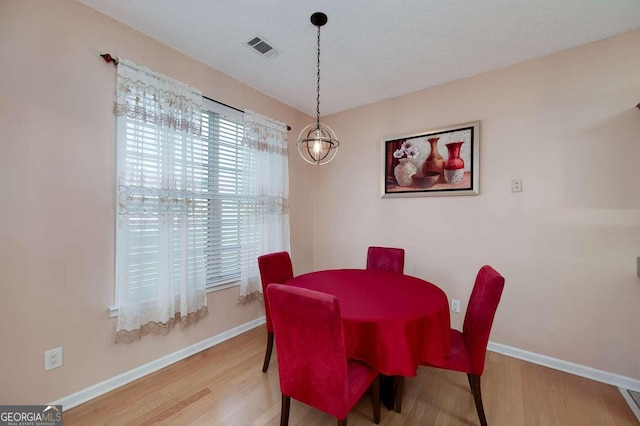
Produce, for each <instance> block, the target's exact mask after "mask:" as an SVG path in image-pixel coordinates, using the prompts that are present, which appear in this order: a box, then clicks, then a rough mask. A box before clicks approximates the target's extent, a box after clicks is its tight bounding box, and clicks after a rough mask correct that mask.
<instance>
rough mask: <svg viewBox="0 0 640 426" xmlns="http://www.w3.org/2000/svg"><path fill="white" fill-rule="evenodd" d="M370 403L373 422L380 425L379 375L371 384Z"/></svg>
mask: <svg viewBox="0 0 640 426" xmlns="http://www.w3.org/2000/svg"><path fill="white" fill-rule="evenodd" d="M371 403H372V404H373V422H374V423H375V424H377V425H378V424H380V375H377V376H376V379H375V380H374V381H373V383H372V384H371Z"/></svg>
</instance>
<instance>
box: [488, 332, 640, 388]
mask: <svg viewBox="0 0 640 426" xmlns="http://www.w3.org/2000/svg"><path fill="white" fill-rule="evenodd" d="M487 349H488V350H490V351H492V352H498V353H501V354H503V355H507V356H510V357H512V358H517V359H521V360H523V361H528V362H532V363H534V364H538V365H543V366H545V367H549V368H553V369H555V370H560V371H564V372H566V373H571V374H574V375H576V376H580V377H586V378H587V379H591V380H595V381H597V382H602V383H607V384H609V385H613V386H617V387H619V388H623V389H630V390H633V391H636V392H640V380H638V379H633V378H631V377H626V376H621V375H619V374H614V373H608V372H606V371H602V370H596V369H595V368H591V367H587V366H584V365H580V364H574V363H573V362H569V361H564V360H561V359H557V358H552V357H550V356H546V355H540V354H537V353H534V352H529V351H525V350H523V349H518V348H514V347H511V346H507V345H503V344H501V343H494V342H489V345H488V346H487Z"/></svg>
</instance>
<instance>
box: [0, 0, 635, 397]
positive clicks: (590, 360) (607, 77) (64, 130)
mask: <svg viewBox="0 0 640 426" xmlns="http://www.w3.org/2000/svg"><path fill="white" fill-rule="evenodd" d="M106 51H108V52H110V53H112V54H114V55H119V56H122V57H126V58H128V59H131V60H133V61H135V62H138V63H141V64H144V65H146V66H148V67H150V68H152V69H155V70H157V71H160V72H162V73H165V74H167V75H170V76H171V77H173V78H176V79H179V80H182V81H185V82H187V83H189V84H191V85H193V86H196V87H199V88H200V89H202V90H203V92H204V93H205V94H206V95H208V96H210V97H213V98H215V99H219V100H221V101H223V102H226V103H229V104H231V105H235V106H238V107H242V108H250V109H252V110H255V111H258V112H261V113H264V114H267V115H269V116H271V117H273V118H276V119H279V120H282V121H286V122H287V123H288V124H290V125H291V126H292V127H293V130H292V131H291V132H290V136H289V143H290V148H291V149H292V155H291V162H290V176H291V179H290V181H291V227H292V230H291V235H292V256H293V262H294V269H295V272H296V274H298V273H301V272H306V271H308V270H311V269H319V268H333V267H336V268H337V267H362V266H364V262H365V256H366V254H365V253H366V247H367V246H368V245H372V244H380V245H392V246H400V247H404V248H406V250H407V263H406V271H407V273H409V274H412V275H416V276H419V277H422V278H425V279H428V280H431V281H433V282H434V283H436V284H438V285H440V286H441V287H442V288H443V289H444V290H445V291H446V292H447V294H448V295H449V296H450V297H452V298H458V299H462V300H463V310H464V308H465V307H466V305H465V303H464V302H466V299H467V298H468V295H469V293H470V290H471V286H472V282H473V278H474V275H475V273H476V271H477V269H478V268H479V267H480V266H481V265H482V264H485V263H489V264H492V265H493V266H495V267H496V268H497V269H498V270H500V271H501V272H502V273H503V274H504V275H505V277H506V278H507V287H506V289H505V293H504V296H503V301H502V303H501V306H500V308H499V310H498V314H497V317H496V323H495V325H494V329H493V334H492V340H493V341H496V342H499V343H504V344H507V345H511V346H515V347H518V348H521V349H526V350H530V351H534V352H537V353H541V354H545V355H549V356H552V357H557V358H560V359H564V360H568V361H572V362H575V363H579V364H583V365H587V366H591V367H594V368H598V369H601V370H605V371H608V372H613V373H618V374H622V375H625V376H629V377H633V378H640V363H639V362H638V361H639V360H638V353H640V333H638V329H637V324H638V318H637V315H636V312H637V311H638V309H637V307H638V303H639V302H640V278H638V277H637V276H636V275H635V259H636V256H638V255H640V197H639V196H638V194H640V180H639V179H638V176H637V171H638V167H637V161H638V159H639V158H640V144H639V143H638V142H639V136H638V135H639V134H640V111H639V110H637V109H635V108H634V107H633V106H634V105H635V104H636V103H638V102H640V32H639V31H635V32H631V33H628V34H625V35H622V36H619V37H615V38H611V39H608V40H605V41H602V42H599V43H594V44H590V45H587V46H583V47H579V48H576V49H572V50H569V51H565V52H561V53H558V54H554V55H550V56H547V57H544V58H540V59H537V60H534V61H530V62H527V63H524V64H519V65H515V66H511V67H508V68H504V69H502V70H498V71H494V72H490V73H485V74H482V75H478V76H475V77H473V78H469V79H465V80H461V81H457V82H454V83H451V84H446V85H442V86H439V87H435V88H432V89H428V90H425V91H420V92H416V93H412V94H409V95H405V96H402V97H398V98H394V99H389V100H387V101H384V102H380V103H377V104H372V105H369V106H365V107H362V108H358V109H354V110H350V111H347V112H343V113H341V114H337V115H334V116H331V117H327V118H326V120H323V121H326V123H327V124H329V125H331V126H332V127H334V130H336V131H337V132H338V135H339V138H340V140H341V141H342V143H343V145H342V146H341V148H340V152H339V155H338V157H337V158H336V160H334V162H333V163H331V164H330V165H328V166H325V167H322V168H318V169H316V168H312V167H309V166H307V165H306V164H305V163H303V162H302V161H301V160H299V159H298V158H297V157H296V154H295V147H294V142H295V137H296V135H297V133H298V131H299V130H300V128H301V127H303V126H304V125H306V124H308V122H309V117H307V116H305V115H303V114H301V113H299V112H297V111H295V110H293V109H292V108H290V107H287V106H285V105H283V104H281V103H279V102H277V101H275V100H273V99H272V98H269V97H267V96H265V95H263V94H261V93H259V92H257V91H255V90H253V89H251V88H249V87H248V86H246V85H243V84H241V83H239V82H237V81H236V80H233V79H231V78H229V77H227V76H225V75H223V74H221V73H219V72H217V71H215V70H213V69H211V68H208V67H206V66H204V65H202V64H200V63H197V62H195V61H193V60H192V59H190V58H188V57H186V56H184V55H182V54H180V53H178V52H176V51H174V50H172V49H170V48H168V47H167V46H165V45H162V44H160V43H158V42H156V41H154V40H151V39H150V38H148V37H146V36H144V35H142V34H140V33H137V32H135V31H133V30H131V29H129V28H127V27H125V26H123V25H121V24H119V23H117V22H115V21H113V20H111V19H110V18H107V17H105V16H103V15H101V14H99V13H97V12H95V11H93V10H91V9H89V8H87V7H85V6H83V5H81V4H79V3H76V2H74V1H71V0H67V1H58V0H55V1H54V0H49V1H46V2H44V1H27V0H23V1H17V0H15V1H13V0H0V57H1V58H2V61H3V65H2V69H1V71H0V77H1V78H0V130H1V131H0V271H1V272H0V288H1V289H2V297H1V298H0V342H1V343H0V403H19V404H26V403H32V404H38V403H45V402H49V401H51V400H54V399H58V398H61V397H64V396H67V395H69V394H71V393H73V392H76V391H78V390H81V389H84V388H86V387H88V386H90V385H93V384H96V383H98V382H100V381H102V380H105V379H108V378H111V377H113V376H115V375H117V374H119V373H122V372H125V371H127V370H130V369H132V368H134V367H137V366H139V365H142V364H145V363H147V362H150V361H152V360H154V359H157V358H159V357H162V356H164V355H167V354H170V353H173V352H175V351H177V350H179V349H181V348H184V347H186V346H189V345H191V344H194V343H196V342H199V341H201V340H204V339H206V338H208V337H211V336H213V335H216V334H218V333H220V332H223V331H225V330H227V329H230V328H232V327H235V326H237V325H240V324H243V323H245V322H247V321H250V320H252V319H255V318H256V317H258V316H260V315H262V313H263V312H262V307H261V306H260V304H252V305H249V306H239V305H237V304H236V295H237V289H230V290H225V291H222V292H216V293H211V294H209V304H210V315H209V317H208V318H207V319H206V320H205V321H203V322H201V323H199V324H196V325H195V326H193V327H191V328H189V329H187V330H176V331H174V332H173V333H171V334H170V335H168V336H160V337H156V336H148V337H145V338H144V339H143V340H142V341H140V342H136V343H134V344H131V345H123V344H119V345H115V344H113V343H112V342H113V337H114V330H115V320H114V319H109V318H108V314H107V311H106V308H107V306H109V305H110V304H111V303H112V301H113V281H114V226H113V223H114V220H115V219H114V214H115V198H114V193H115V186H114V182H115V157H114V156H115V136H114V130H115V119H114V117H113V114H112V105H113V93H114V81H115V74H114V69H113V67H112V66H110V65H107V64H105V63H104V62H103V61H102V59H100V58H99V57H98V56H97V55H98V53H101V52H106ZM474 120H480V121H481V131H480V136H481V140H480V143H481V151H480V155H481V160H480V161H481V169H482V170H481V174H480V175H481V177H480V184H481V187H480V190H481V195H480V196H478V197H437V198H414V199H408V198H405V199H380V198H379V192H380V188H379V181H380V176H379V172H380V170H379V169H380V167H379V164H380V140H381V138H382V137H384V136H387V135H393V134H401V133H412V132H418V131H422V130H428V129H432V128H437V127H441V126H445V125H449V124H456V123H462V122H467V121H474ZM311 177H317V178H319V179H311ZM516 177H518V178H522V179H523V183H524V192H523V193H521V194H512V193H511V192H510V181H511V179H513V178H516ZM314 182H315V184H314ZM312 184H313V185H315V186H312ZM314 219H315V221H314ZM452 319H453V322H454V325H459V324H460V323H461V321H462V314H458V315H455V314H454V315H453V317H452ZM58 346H63V347H64V366H63V367H62V368H60V369H57V370H52V371H49V372H44V371H43V352H44V351H45V350H47V349H51V348H54V347H58Z"/></svg>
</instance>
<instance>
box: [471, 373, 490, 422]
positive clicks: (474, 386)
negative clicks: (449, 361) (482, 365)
mask: <svg viewBox="0 0 640 426" xmlns="http://www.w3.org/2000/svg"><path fill="white" fill-rule="evenodd" d="M471 390H472V391H473V399H474V400H475V402H476V410H477V411H478V419H480V425H481V426H487V418H486V417H485V416H484V406H483V405H482V393H481V390H480V376H479V375H477V374H471Z"/></svg>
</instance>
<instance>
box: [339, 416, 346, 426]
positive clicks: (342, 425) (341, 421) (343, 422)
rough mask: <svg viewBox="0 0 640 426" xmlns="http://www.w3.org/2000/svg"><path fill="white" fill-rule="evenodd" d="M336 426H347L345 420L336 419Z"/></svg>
mask: <svg viewBox="0 0 640 426" xmlns="http://www.w3.org/2000/svg"><path fill="white" fill-rule="evenodd" d="M338 426H347V418H346V417H345V418H344V419H342V420H340V419H338Z"/></svg>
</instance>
